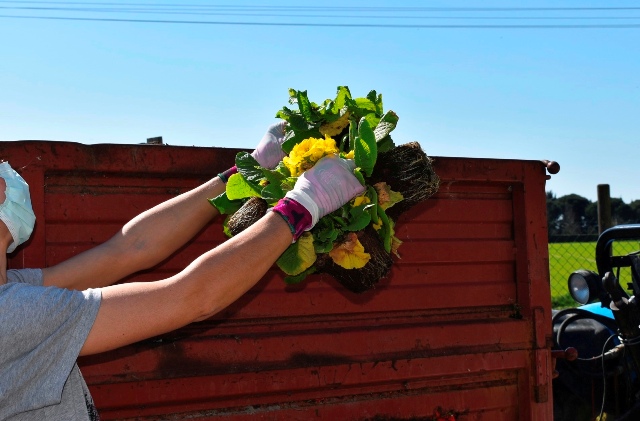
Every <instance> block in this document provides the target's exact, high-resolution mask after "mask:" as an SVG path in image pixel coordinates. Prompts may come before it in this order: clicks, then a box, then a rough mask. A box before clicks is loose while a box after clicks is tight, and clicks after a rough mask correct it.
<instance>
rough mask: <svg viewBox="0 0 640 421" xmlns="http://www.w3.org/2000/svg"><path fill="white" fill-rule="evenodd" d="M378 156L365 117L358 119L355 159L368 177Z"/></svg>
mask: <svg viewBox="0 0 640 421" xmlns="http://www.w3.org/2000/svg"><path fill="white" fill-rule="evenodd" d="M377 158H378V145H377V143H376V138H375V136H374V134H373V130H371V126H370V125H369V123H368V122H367V120H366V119H364V118H362V119H360V124H359V125H358V137H356V141H355V161H356V166H357V167H360V168H361V170H362V172H364V174H365V176H367V177H370V176H371V172H372V171H373V167H374V166H375V164H376V159H377Z"/></svg>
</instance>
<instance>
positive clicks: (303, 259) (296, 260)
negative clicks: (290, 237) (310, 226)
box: [276, 233, 317, 275]
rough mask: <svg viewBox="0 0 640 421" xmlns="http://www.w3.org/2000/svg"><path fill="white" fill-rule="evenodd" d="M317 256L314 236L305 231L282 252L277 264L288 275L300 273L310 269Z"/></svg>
mask: <svg viewBox="0 0 640 421" xmlns="http://www.w3.org/2000/svg"><path fill="white" fill-rule="evenodd" d="M316 258H317V256H316V252H315V250H314V248H313V236H312V235H311V234H310V233H305V234H303V235H302V236H301V237H300V238H299V239H298V241H296V242H295V243H293V244H291V245H290V246H289V247H288V248H287V249H286V250H285V251H284V253H282V255H281V256H280V257H279V258H278V260H277V261H276V264H277V265H278V267H279V268H280V269H282V271H283V272H284V273H286V274H287V275H298V274H300V273H302V272H304V271H305V270H307V269H309V268H310V267H311V265H313V264H314V263H315V262H316Z"/></svg>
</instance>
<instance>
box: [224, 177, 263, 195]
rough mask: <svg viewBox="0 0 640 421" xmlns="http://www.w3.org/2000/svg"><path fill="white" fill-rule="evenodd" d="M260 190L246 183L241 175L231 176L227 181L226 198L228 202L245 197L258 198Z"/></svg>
mask: <svg viewBox="0 0 640 421" xmlns="http://www.w3.org/2000/svg"><path fill="white" fill-rule="evenodd" d="M260 190H261V189H260V188H256V187H255V185H254V184H251V183H247V181H246V180H245V179H244V177H242V174H240V173H238V174H233V175H232V176H231V177H229V181H227V191H226V192H227V197H229V200H237V199H245V198H247V197H253V196H257V197H260Z"/></svg>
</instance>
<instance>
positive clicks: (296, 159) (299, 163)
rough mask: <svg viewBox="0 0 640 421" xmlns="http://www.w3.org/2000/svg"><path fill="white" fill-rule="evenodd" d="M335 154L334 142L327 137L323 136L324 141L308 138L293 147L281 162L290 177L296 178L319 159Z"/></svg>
mask: <svg viewBox="0 0 640 421" xmlns="http://www.w3.org/2000/svg"><path fill="white" fill-rule="evenodd" d="M336 153H338V147H337V146H336V141H335V140H333V139H332V138H330V137H329V136H325V138H324V139H316V138H314V137H310V138H308V139H305V140H303V141H302V142H300V143H298V144H297V145H295V146H294V147H293V149H292V150H291V152H290V153H289V156H285V157H284V159H283V160H282V162H283V163H284V165H285V166H286V167H287V168H288V169H289V172H290V173H291V176H292V177H298V176H300V175H301V174H302V173H303V172H305V171H306V170H308V169H310V168H311V167H313V166H314V165H315V163H316V162H318V161H319V160H320V159H321V158H323V157H325V156H327V155H333V154H336Z"/></svg>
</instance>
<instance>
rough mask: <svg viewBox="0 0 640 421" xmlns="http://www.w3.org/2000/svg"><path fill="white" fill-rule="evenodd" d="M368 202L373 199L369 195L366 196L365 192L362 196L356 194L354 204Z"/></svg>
mask: <svg viewBox="0 0 640 421" xmlns="http://www.w3.org/2000/svg"><path fill="white" fill-rule="evenodd" d="M367 203H371V199H369V198H368V197H367V196H365V195H364V194H363V195H362V196H356V197H355V198H354V199H353V206H354V207H356V206H360V205H362V204H365V205H366V204H367Z"/></svg>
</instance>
